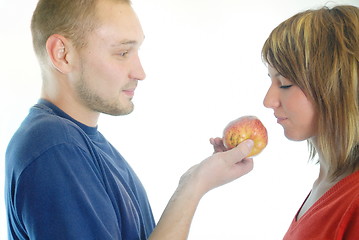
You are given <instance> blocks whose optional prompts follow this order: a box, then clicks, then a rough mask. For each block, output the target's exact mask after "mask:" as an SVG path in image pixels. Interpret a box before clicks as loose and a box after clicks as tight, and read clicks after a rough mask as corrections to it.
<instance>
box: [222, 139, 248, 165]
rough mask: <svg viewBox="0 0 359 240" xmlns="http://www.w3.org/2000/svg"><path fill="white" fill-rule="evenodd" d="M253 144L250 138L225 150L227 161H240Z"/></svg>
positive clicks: (233, 162)
mask: <svg viewBox="0 0 359 240" xmlns="http://www.w3.org/2000/svg"><path fill="white" fill-rule="evenodd" d="M253 146H254V142H253V140H251V139H247V140H245V141H243V142H241V143H240V144H238V146H237V147H235V148H232V149H231V150H229V151H227V152H225V153H226V154H228V155H227V156H228V157H227V159H228V161H231V163H232V164H235V163H237V162H240V161H242V160H243V159H244V158H246V157H247V156H248V155H249V153H250V152H251V151H252V148H253Z"/></svg>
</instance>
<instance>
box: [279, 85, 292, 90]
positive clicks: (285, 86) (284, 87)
mask: <svg viewBox="0 0 359 240" xmlns="http://www.w3.org/2000/svg"><path fill="white" fill-rule="evenodd" d="M291 86H293V85H292V84H289V85H282V86H280V88H282V89H287V88H290V87H291Z"/></svg>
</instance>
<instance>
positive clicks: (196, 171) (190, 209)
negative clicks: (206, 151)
mask: <svg viewBox="0 0 359 240" xmlns="http://www.w3.org/2000/svg"><path fill="white" fill-rule="evenodd" d="M252 147H253V142H252V141H251V140H249V141H245V142H243V143H241V144H240V145H238V146H237V147H236V148H233V149H231V150H229V151H227V152H217V153H215V154H214V155H212V156H211V157H209V158H207V159H205V160H204V161H202V162H201V163H200V164H198V165H195V166H193V167H192V168H190V169H189V170H188V171H187V172H186V173H185V174H184V175H183V176H182V177H181V180H180V182H179V185H178V187H177V189H176V191H175V193H174V194H173V196H172V198H171V199H170V201H169V203H168V205H167V207H166V209H165V211H164V212H163V214H162V216H161V219H160V221H159V222H158V224H157V227H156V228H155V230H154V231H153V233H152V234H151V236H150V238H149V240H165V239H166V240H167V239H168V240H184V239H187V237H188V234H189V229H190V226H191V222H192V219H193V216H194V214H195V211H196V209H197V206H198V204H199V202H200V200H201V198H202V197H203V196H204V195H205V194H206V193H207V192H208V191H210V190H212V189H214V188H216V187H219V186H221V185H224V184H226V183H229V182H231V181H233V180H235V179H237V178H239V177H241V176H243V175H245V174H247V173H248V172H250V171H251V170H252V169H253V161H252V159H251V158H245V157H246V156H247V155H248V154H249V153H250V151H251V149H252Z"/></svg>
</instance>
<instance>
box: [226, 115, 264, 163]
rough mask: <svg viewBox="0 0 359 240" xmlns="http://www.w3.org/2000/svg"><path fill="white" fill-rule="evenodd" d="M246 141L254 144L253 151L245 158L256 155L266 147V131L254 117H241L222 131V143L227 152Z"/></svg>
mask: <svg viewBox="0 0 359 240" xmlns="http://www.w3.org/2000/svg"><path fill="white" fill-rule="evenodd" d="M246 139H251V140H253V142H254V146H253V149H252V151H251V152H250V153H249V155H248V156H247V157H250V156H254V155H257V154H258V153H260V152H261V151H262V150H263V149H264V148H265V147H266V146H267V143H268V135H267V129H266V128H265V127H264V125H263V124H262V122H261V121H260V120H259V119H258V118H257V117H255V116H243V117H240V118H238V119H236V120H233V121H232V122H230V123H228V125H227V126H226V127H225V129H224V131H223V143H224V146H225V147H226V148H227V149H228V150H229V149H232V148H234V147H236V146H237V145H238V144H240V143H241V142H243V141H244V140H246Z"/></svg>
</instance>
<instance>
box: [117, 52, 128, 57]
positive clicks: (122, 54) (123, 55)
mask: <svg viewBox="0 0 359 240" xmlns="http://www.w3.org/2000/svg"><path fill="white" fill-rule="evenodd" d="M127 54H128V51H124V52H121V53H120V54H119V55H120V56H121V57H126V55H127Z"/></svg>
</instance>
